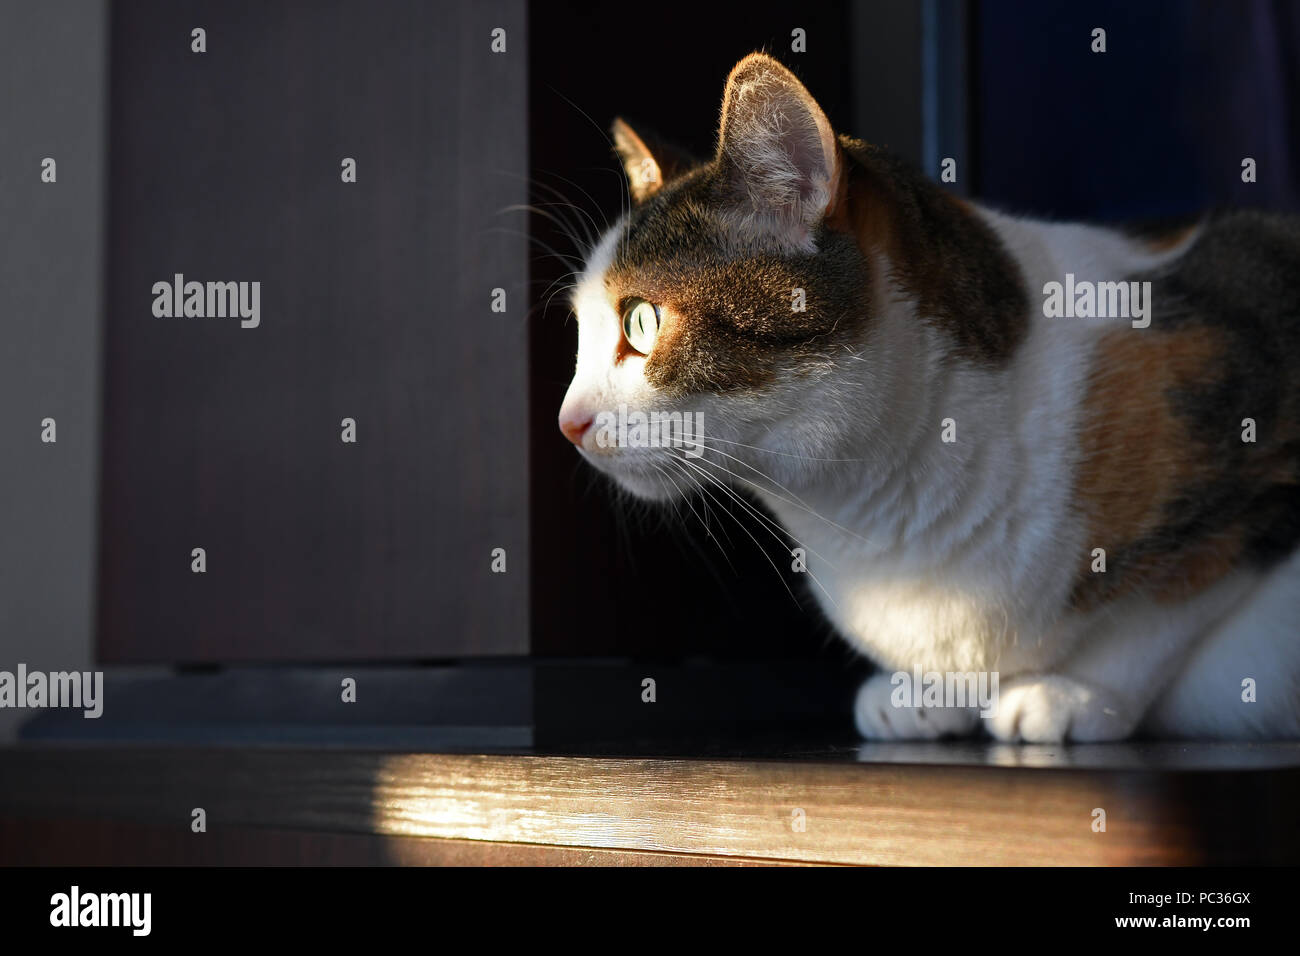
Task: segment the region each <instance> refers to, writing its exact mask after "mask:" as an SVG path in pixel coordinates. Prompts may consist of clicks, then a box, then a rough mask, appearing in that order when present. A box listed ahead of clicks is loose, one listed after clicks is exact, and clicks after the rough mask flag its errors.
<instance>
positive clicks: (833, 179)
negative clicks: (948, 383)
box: [559, 59, 871, 500]
mask: <svg viewBox="0 0 1300 956" xmlns="http://www.w3.org/2000/svg"><path fill="white" fill-rule="evenodd" d="M613 135H614V141H615V146H616V149H617V151H618V153H619V156H620V157H621V159H622V161H623V164H624V170H625V172H626V174H627V186H628V193H629V199H630V203H629V206H628V208H627V210H626V212H625V215H623V216H622V217H621V218H620V219H619V221H618V223H617V224H616V225H615V226H614V228H612V229H611V230H609V232H607V233H606V234H605V236H604V237H603V239H601V241H600V242H599V243H598V244H597V245H596V247H595V248H594V249H593V250H592V251H591V253H590V254H589V255H588V257H587V259H586V263H585V268H584V271H583V273H582V275H581V276H580V277H579V279H578V282H577V283H576V285H575V287H574V290H573V294H572V305H573V310H574V313H575V314H576V316H577V319H578V361H577V368H576V370H575V372H574V377H573V381H572V383H571V385H570V386H569V390H568V394H567V395H566V396H565V399H564V403H563V406H562V407H561V409H560V416H559V424H560V429H561V431H562V432H563V433H564V435H565V436H566V437H567V438H568V439H569V440H570V441H572V442H573V443H574V444H575V445H576V446H577V447H578V449H579V450H580V451H581V453H582V455H583V457H584V458H586V459H587V461H589V462H590V463H591V464H592V465H594V466H595V467H596V468H597V469H599V470H600V471H602V472H604V473H606V474H608V475H610V476H611V477H612V478H614V480H615V481H616V482H617V484H618V485H620V486H621V487H623V488H624V489H626V490H627V491H630V492H631V493H633V494H634V495H637V496H639V497H642V498H649V499H654V500H664V499H672V498H676V497H680V496H682V495H684V494H687V493H689V492H691V491H694V490H696V489H701V490H705V491H706V494H707V493H708V492H710V491H712V492H714V493H717V494H732V492H731V491H730V490H729V488H724V487H723V486H724V485H728V486H734V485H739V486H741V487H744V486H746V485H752V484H753V483H754V482H755V481H756V480H760V481H767V480H776V479H779V477H780V475H781V474H782V471H783V469H785V470H788V468H789V467H790V466H791V465H792V464H793V463H796V462H798V461H800V460H803V461H807V460H809V459H810V457H816V456H818V455H821V454H827V453H828V452H829V451H831V449H829V448H828V444H829V443H831V442H832V441H833V440H834V439H835V437H836V433H835V431H834V430H833V429H831V428H829V427H828V425H827V423H828V421H833V420H834V419H833V416H834V415H835V414H836V409H835V408H833V407H832V404H834V403H838V404H839V405H841V406H842V405H843V403H844V401H845V400H846V396H849V397H850V398H851V397H852V396H851V394H850V392H848V391H846V390H845V389H844V388H843V387H842V386H841V383H839V382H838V381H837V379H838V378H840V377H842V376H841V375H840V373H841V372H842V371H843V369H844V368H845V366H846V364H847V363H849V362H857V363H860V362H862V361H864V359H863V358H862V356H861V352H862V350H863V346H864V336H865V335H866V325H867V320H868V313H869V309H868V307H867V301H868V298H869V295H870V290H871V280H870V268H869V265H868V263H867V262H866V260H865V259H864V257H863V255H862V253H861V251H860V250H859V248H858V246H857V244H856V241H855V240H854V238H853V237H852V236H851V235H850V234H849V233H848V232H847V231H845V230H843V229H838V228H837V229H832V228H829V227H828V226H827V225H826V220H828V219H829V216H828V211H829V203H830V200H831V197H832V196H833V195H835V194H836V192H837V189H838V185H837V184H838V183H839V176H840V173H841V166H840V160H839V154H838V148H837V146H836V143H835V139H834V135H833V133H832V131H831V128H830V124H829V122H828V121H827V120H826V118H825V116H824V115H823V114H822V112H821V110H820V109H819V108H818V107H817V104H816V103H815V102H814V101H813V100H812V98H811V97H810V96H809V95H808V93H807V91H806V90H804V89H803V87H802V86H800V85H799V84H798V83H797V81H795V80H794V78H793V76H792V75H789V74H788V73H785V72H781V71H780V68H776V67H774V66H773V65H772V64H771V63H770V62H769V61H765V60H752V59H751V60H747V61H744V62H742V64H741V65H740V66H739V67H737V69H736V70H735V71H733V74H732V77H731V78H730V79H729V81H728V86H727V90H726V92H725V93H724V109H723V119H722V126H721V129H720V132H719V149H718V152H717V155H716V156H715V157H714V159H713V160H712V161H710V162H707V163H696V162H692V161H690V160H686V159H683V158H682V157H681V155H680V154H679V153H677V152H676V151H672V150H667V149H665V148H662V147H656V148H655V149H651V148H650V147H649V146H648V145H647V144H646V142H645V140H643V139H642V138H641V137H640V136H638V135H637V134H636V133H634V132H633V131H632V130H631V128H630V127H628V126H627V125H626V124H624V123H623V122H622V121H616V122H615V124H614V128H613ZM670 157H671V158H670ZM856 371H857V372H859V373H861V372H862V371H863V369H862V367H861V366H860V365H859V366H858V367H857V369H856ZM857 378H858V380H859V381H861V380H862V376H861V375H860V374H859V375H858V377H857ZM863 411H864V412H868V413H869V412H870V409H868V408H864V409H863ZM842 412H843V409H842V408H840V409H839V413H840V414H842Z"/></svg>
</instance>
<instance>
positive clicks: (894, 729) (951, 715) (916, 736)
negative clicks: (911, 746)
mask: <svg viewBox="0 0 1300 956" xmlns="http://www.w3.org/2000/svg"><path fill="white" fill-rule="evenodd" d="M893 692H894V685H893V684H892V683H890V680H889V675H888V674H876V675H874V676H873V677H869V678H867V680H865V681H864V682H863V684H862V686H861V687H860V688H858V698H857V701H856V702H855V703H854V705H853V717H854V721H855V722H856V723H857V725H858V733H860V734H861V735H862V736H863V737H865V738H867V739H868V740H933V739H935V738H936V737H951V736H962V735H965V734H969V733H970V732H971V731H972V730H973V729H974V728H975V723H976V721H977V720H979V717H978V715H977V713H976V711H975V709H974V708H972V707H919V706H916V707H911V706H909V707H898V706H895V704H894V701H893Z"/></svg>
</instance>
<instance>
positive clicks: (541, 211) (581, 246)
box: [497, 203, 587, 261]
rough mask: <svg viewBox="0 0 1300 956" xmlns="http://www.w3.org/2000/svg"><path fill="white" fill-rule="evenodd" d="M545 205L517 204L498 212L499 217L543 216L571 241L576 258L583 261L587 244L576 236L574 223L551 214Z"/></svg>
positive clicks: (504, 207)
mask: <svg viewBox="0 0 1300 956" xmlns="http://www.w3.org/2000/svg"><path fill="white" fill-rule="evenodd" d="M545 205H548V204H544V205H542V206H539V205H537V204H536V203H527V204H524V203H516V204H514V205H511V206H503V207H502V208H501V209H499V210H497V215H499V216H501V215H505V214H506V213H508V212H526V213H528V214H529V215H534V216H541V217H542V218H543V219H546V220H548V221H549V222H551V223H552V224H553V225H554V226H555V227H556V228H557V229H558V230H559V231H560V234H561V235H562V236H564V238H565V239H567V240H568V241H569V243H570V244H571V245H572V246H573V247H574V248H575V250H576V251H577V256H576V257H575V258H576V259H578V260H579V261H581V259H582V257H583V256H585V255H586V253H587V249H586V248H585V246H586V243H585V242H584V240H582V239H581V238H580V237H579V236H577V235H576V234H575V232H574V229H573V224H572V223H570V222H569V221H568V220H566V219H563V218H561V217H560V216H557V215H556V214H555V213H553V212H550V211H549V210H547V209H546V208H545Z"/></svg>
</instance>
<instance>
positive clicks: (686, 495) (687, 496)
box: [650, 461, 736, 574]
mask: <svg viewBox="0 0 1300 956" xmlns="http://www.w3.org/2000/svg"><path fill="white" fill-rule="evenodd" d="M650 466H651V467H652V468H654V470H655V471H656V472H658V473H659V474H660V475H662V476H663V477H664V478H665V479H666V480H668V481H669V482H671V483H672V486H673V488H675V489H676V490H677V493H678V495H680V496H681V500H683V501H685V502H686V507H688V508H690V509H691V514H693V515H694V516H695V519H696V520H697V521H699V522H700V523H701V524H702V525H703V527H704V533H705V534H706V535H707V536H708V537H709V538H710V539H711V540H712V541H713V543H714V544H716V545H717V546H718V552H719V553H720V554H721V555H722V560H724V561H726V562H727V567H729V568H731V571H732V573H733V574H734V573H735V571H736V566H735V565H734V564H732V563H731V556H730V555H729V554H728V553H727V549H726V548H724V547H723V546H722V542H721V541H719V540H718V536H717V535H715V534H714V533H713V530H712V529H711V528H710V527H709V523H708V522H707V521H705V520H704V519H702V518H701V517H700V514H699V512H698V511H696V510H695V505H694V504H692V503H691V498H692V497H693V495H692V494H691V493H690V492H689V491H683V490H682V486H681V485H679V484H678V483H677V480H676V479H675V478H674V477H673V476H672V474H671V471H670V469H669V468H668V466H667V465H664V464H662V463H660V462H656V461H651V462H650ZM697 487H698V486H697ZM673 513H674V514H679V512H678V511H677V507H676V503H674V504H673ZM728 543H730V539H728Z"/></svg>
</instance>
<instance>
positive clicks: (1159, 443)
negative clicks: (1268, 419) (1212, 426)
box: [1075, 326, 1242, 608]
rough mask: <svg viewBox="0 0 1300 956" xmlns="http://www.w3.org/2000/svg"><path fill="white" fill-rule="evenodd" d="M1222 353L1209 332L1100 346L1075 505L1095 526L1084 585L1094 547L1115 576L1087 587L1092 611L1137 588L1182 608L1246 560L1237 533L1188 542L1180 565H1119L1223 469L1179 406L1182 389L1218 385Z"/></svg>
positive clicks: (1141, 559)
mask: <svg viewBox="0 0 1300 956" xmlns="http://www.w3.org/2000/svg"><path fill="white" fill-rule="evenodd" d="M1221 351H1222V346H1221V343H1220V342H1219V340H1218V337H1217V336H1216V334H1215V333H1214V331H1213V330H1211V329H1209V328H1206V327H1204V326H1199V327H1191V328H1188V329H1187V330H1186V331H1179V332H1173V333H1162V334H1148V333H1147V332H1145V331H1140V330H1131V329H1126V330H1116V331H1114V332H1108V333H1105V334H1104V335H1103V337H1102V339H1101V341H1100V342H1099V343H1098V345H1097V350H1096V354H1095V365H1094V368H1093V373H1092V377H1091V381H1090V385H1089V392H1088V396H1087V399H1086V401H1085V409H1086V416H1087V417H1086V420H1085V426H1084V431H1083V434H1082V436H1081V441H1080V460H1079V469H1078V473H1077V477H1076V485H1075V488H1076V496H1075V500H1076V501H1077V502H1078V505H1079V507H1080V509H1081V510H1082V512H1083V514H1084V516H1085V520H1086V522H1087V537H1086V539H1085V548H1086V551H1087V553H1086V555H1085V557H1084V560H1083V570H1082V572H1081V575H1083V576H1086V578H1084V580H1085V581H1087V580H1088V579H1091V578H1092V576H1093V575H1094V572H1093V571H1092V570H1091V565H1092V560H1093V559H1092V556H1091V552H1092V549H1094V548H1104V549H1105V551H1106V556H1107V563H1108V567H1107V571H1106V579H1105V581H1104V582H1103V581H1096V582H1091V583H1093V584H1096V585H1098V586H1093V587H1087V588H1086V589H1083V588H1081V590H1086V594H1084V595H1083V596H1082V597H1083V600H1082V601H1081V602H1080V603H1081V604H1082V606H1083V607H1084V608H1086V607H1090V606H1094V605H1095V603H1099V601H1100V600H1101V599H1109V598H1111V597H1114V596H1117V595H1118V594H1122V593H1128V592H1131V591H1133V590H1137V589H1142V590H1144V591H1147V592H1148V593H1150V594H1152V595H1153V596H1155V597H1156V598H1157V599H1162V600H1176V599H1178V598H1180V597H1182V596H1185V595H1187V594H1190V593H1192V592H1194V591H1196V590H1199V589H1201V588H1203V587H1205V586H1206V585H1207V584H1210V583H1212V582H1213V581H1214V580H1216V579H1217V578H1219V577H1221V576H1222V575H1224V574H1226V573H1227V572H1228V571H1229V570H1230V569H1231V568H1232V567H1233V564H1234V562H1235V561H1236V560H1237V558H1238V556H1239V554H1240V552H1241V548H1242V536H1241V534H1240V533H1239V532H1238V531H1230V532H1227V533H1225V534H1224V535H1221V536H1219V537H1217V538H1216V539H1203V540H1199V541H1195V542H1189V543H1188V544H1187V546H1186V547H1184V548H1182V549H1181V550H1180V551H1179V552H1178V553H1177V555H1176V557H1175V558H1174V560H1172V561H1171V560H1169V558H1168V557H1164V558H1162V559H1161V560H1159V561H1155V560H1151V559H1147V558H1145V556H1143V555H1140V554H1139V555H1136V556H1133V557H1132V558H1131V559H1130V560H1126V561H1122V562H1120V563H1116V560H1115V559H1116V558H1119V557H1120V556H1123V555H1124V554H1125V552H1126V549H1129V548H1130V547H1131V546H1133V545H1134V544H1135V543H1137V542H1141V541H1144V540H1146V539H1148V537H1149V536H1150V535H1152V534H1153V533H1155V532H1157V531H1158V530H1159V528H1160V527H1161V525H1162V523H1163V522H1164V521H1165V520H1166V516H1167V512H1166V507H1167V505H1168V504H1169V503H1170V502H1171V501H1174V500H1175V499H1177V498H1178V496H1179V495H1180V494H1182V493H1185V492H1186V490H1187V489H1188V488H1190V487H1194V486H1195V485H1196V484H1197V483H1198V482H1199V481H1201V480H1206V479H1208V478H1210V477H1212V476H1213V470H1214V463H1213V462H1211V461H1209V460H1208V459H1207V456H1206V454H1205V449H1204V447H1203V446H1202V444H1201V442H1200V441H1199V440H1198V439H1197V437H1196V436H1195V435H1193V434H1191V433H1190V432H1189V429H1188V426H1187V423H1186V422H1185V421H1184V420H1182V419H1180V418H1179V417H1178V415H1177V414H1176V411H1175V409H1174V407H1173V405H1172V400H1173V396H1174V395H1175V393H1176V392H1177V391H1178V390H1179V389H1180V388H1185V387H1187V386H1188V385H1190V384H1194V383H1197V382H1204V381H1205V380H1207V379H1212V378H1213V377H1214V376H1215V374H1216V359H1217V358H1218V357H1219V356H1220V354H1221Z"/></svg>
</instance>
